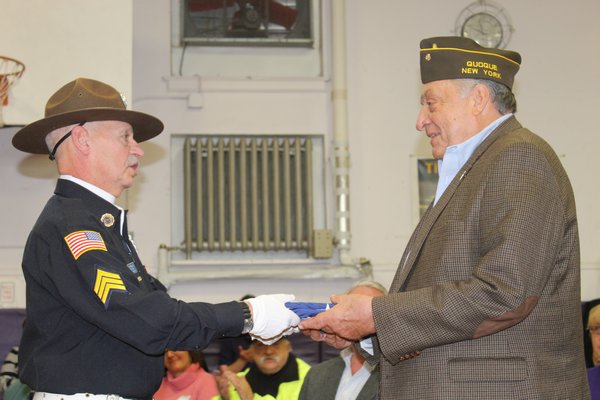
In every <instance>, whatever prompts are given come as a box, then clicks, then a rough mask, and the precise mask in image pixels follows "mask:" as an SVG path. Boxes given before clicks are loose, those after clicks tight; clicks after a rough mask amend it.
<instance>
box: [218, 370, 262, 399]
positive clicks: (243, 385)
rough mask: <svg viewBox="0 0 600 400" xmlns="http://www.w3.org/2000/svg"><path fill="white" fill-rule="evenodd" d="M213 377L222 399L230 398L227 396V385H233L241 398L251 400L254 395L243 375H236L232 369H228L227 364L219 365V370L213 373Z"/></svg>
mask: <svg viewBox="0 0 600 400" xmlns="http://www.w3.org/2000/svg"><path fill="white" fill-rule="evenodd" d="M215 377H216V379H217V387H218V388H219V393H220V394H221V397H222V398H223V400H230V398H231V396H229V386H230V384H231V385H233V387H234V389H235V390H236V392H238V395H239V396H240V399H241V400H252V399H253V397H254V392H252V388H251V387H250V384H249V383H248V381H247V380H246V378H244V377H243V376H238V375H237V374H236V373H234V372H233V371H231V370H229V369H228V368H227V366H225V365H221V366H220V367H219V371H218V372H216V373H215Z"/></svg>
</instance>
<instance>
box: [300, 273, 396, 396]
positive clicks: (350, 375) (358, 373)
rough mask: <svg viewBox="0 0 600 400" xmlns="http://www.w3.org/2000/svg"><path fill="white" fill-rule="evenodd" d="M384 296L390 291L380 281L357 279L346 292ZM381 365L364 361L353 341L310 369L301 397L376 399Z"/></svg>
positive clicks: (356, 344)
mask: <svg viewBox="0 0 600 400" xmlns="http://www.w3.org/2000/svg"><path fill="white" fill-rule="evenodd" d="M347 293H349V294H364V295H367V296H373V297H376V296H382V295H384V294H387V290H386V289H385V287H383V286H382V285H381V284H380V283H378V282H373V281H362V282H358V283H357V284H355V285H354V286H352V288H351V289H350V290H349V291H348V292H347ZM378 389H379V368H377V366H371V365H369V364H368V363H366V362H365V358H364V357H363V356H362V355H361V354H360V353H359V350H358V343H352V344H351V345H350V346H349V347H347V348H345V349H344V350H342V351H341V353H340V356H339V357H336V358H332V359H330V360H327V361H324V362H322V363H320V364H318V365H315V366H313V367H312V368H311V370H310V371H308V374H307V375H306V378H305V379H304V383H303V384H302V390H301V391H300V397H299V399H300V400H375V399H377V396H378V393H379V390H378Z"/></svg>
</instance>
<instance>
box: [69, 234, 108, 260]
mask: <svg viewBox="0 0 600 400" xmlns="http://www.w3.org/2000/svg"><path fill="white" fill-rule="evenodd" d="M65 242H67V246H69V250H71V254H73V257H75V259H76V260H77V259H78V258H79V257H81V255H82V254H84V253H86V252H88V251H90V250H103V251H107V250H106V244H105V243H104V239H102V236H100V234H99V233H98V232H94V231H77V232H73V233H70V234H68V235H67V236H65Z"/></svg>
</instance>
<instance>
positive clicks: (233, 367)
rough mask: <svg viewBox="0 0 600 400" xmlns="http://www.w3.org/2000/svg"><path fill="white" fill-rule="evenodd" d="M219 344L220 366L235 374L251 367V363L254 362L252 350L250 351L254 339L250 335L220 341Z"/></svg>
mask: <svg viewBox="0 0 600 400" xmlns="http://www.w3.org/2000/svg"><path fill="white" fill-rule="evenodd" d="M219 342H220V353H219V365H225V366H227V369H229V370H230V371H233V372H240V371H243V370H245V369H246V368H248V367H250V364H249V362H250V361H252V350H250V343H252V338H251V337H250V335H241V336H237V337H231V338H230V337H226V338H222V339H219Z"/></svg>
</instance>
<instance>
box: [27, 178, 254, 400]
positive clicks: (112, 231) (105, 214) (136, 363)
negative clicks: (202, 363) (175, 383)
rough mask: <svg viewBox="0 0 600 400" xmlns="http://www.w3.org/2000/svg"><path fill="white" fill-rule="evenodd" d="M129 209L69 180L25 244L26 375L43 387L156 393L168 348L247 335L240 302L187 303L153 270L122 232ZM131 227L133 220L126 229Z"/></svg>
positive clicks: (134, 394)
mask: <svg viewBox="0 0 600 400" xmlns="http://www.w3.org/2000/svg"><path fill="white" fill-rule="evenodd" d="M120 213H121V211H120V209H118V208H117V207H115V206H114V205H113V204H111V203H110V202H108V201H106V200H104V199H102V198H101V197H99V196H97V195H96V194H94V193H92V192H91V191H89V190H87V189H85V188H83V187H82V186H80V185H78V184H76V183H74V182H72V181H69V180H64V179H59V181H58V183H57V186H56V191H55V195H54V196H53V197H52V198H51V199H50V200H49V201H48V203H47V204H46V207H45V208H44V210H43V211H42V213H41V215H40V217H39V219H38V221H37V222H36V224H35V226H34V228H33V230H32V232H31V234H30V235H29V238H28V240H27V244H26V246H25V251H24V256H23V273H24V275H25V279H26V286H27V294H26V302H27V322H26V325H25V328H24V332H23V337H22V341H21V351H20V355H19V357H20V360H19V369H20V374H21V379H22V381H23V382H25V383H26V384H28V385H29V386H30V387H31V388H32V389H33V390H35V391H43V392H51V393H62V394H73V393H93V394H116V395H120V396H123V397H128V398H150V397H151V396H152V395H153V393H154V392H155V391H156V389H157V388H158V386H159V385H160V382H161V378H162V376H163V372H164V367H163V354H164V351H165V349H166V348H169V349H179V350H194V349H202V348H204V347H205V346H206V345H208V344H209V343H210V342H211V341H212V340H213V338H215V337H218V336H224V335H227V336H235V335H238V334H240V333H241V330H242V325H243V313H242V309H241V307H240V306H239V305H238V304H236V302H230V303H222V304H214V305H213V304H206V303H184V302H181V301H178V300H175V299H173V298H171V297H169V295H167V293H166V290H165V288H164V286H163V285H162V284H161V283H160V282H159V281H157V280H156V279H154V278H153V277H152V276H150V275H149V274H148V273H147V272H146V269H145V267H144V265H143V264H142V262H141V261H140V259H139V258H138V255H137V253H136V250H135V247H134V246H133V244H132V243H131V242H130V241H129V239H126V238H125V237H127V234H125V235H124V236H125V237H123V236H121V234H120V218H121V216H120ZM124 232H127V231H126V227H125V228H124Z"/></svg>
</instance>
